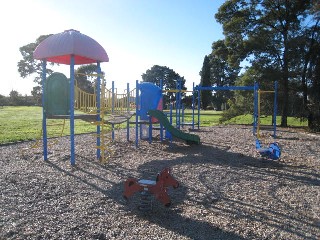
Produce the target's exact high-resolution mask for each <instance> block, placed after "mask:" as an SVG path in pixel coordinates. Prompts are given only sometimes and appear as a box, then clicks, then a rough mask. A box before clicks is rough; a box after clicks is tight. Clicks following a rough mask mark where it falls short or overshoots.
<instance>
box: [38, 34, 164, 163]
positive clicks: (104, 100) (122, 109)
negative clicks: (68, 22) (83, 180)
mask: <svg viewBox="0 0 320 240" xmlns="http://www.w3.org/2000/svg"><path fill="white" fill-rule="evenodd" d="M33 56H34V58H35V59H38V60H41V61H42V90H43V95H42V106H43V111H42V139H43V141H42V146H43V157H44V160H45V161H47V160H48V139H47V119H51V118H52V119H69V120H70V163H71V165H75V136H74V121H75V119H82V120H85V121H88V122H92V123H94V124H95V125H96V129H97V130H96V148H97V153H96V157H97V159H104V157H105V153H106V152H107V151H111V150H110V146H109V145H108V144H109V142H110V141H109V140H108V139H107V138H106V137H105V134H106V131H107V129H108V128H107V126H106V124H109V125H111V126H112V140H113V139H114V127H115V125H117V124H121V123H124V122H126V121H127V140H129V119H130V118H131V117H132V116H133V114H134V113H136V115H138V116H137V117H136V122H135V124H136V145H138V135H139V132H138V128H139V126H140V131H141V132H142V128H141V126H142V127H143V123H146V122H147V121H148V120H147V119H145V113H144V112H147V111H148V110H150V109H151V110H152V109H160V106H161V107H162V101H161V97H162V94H161V90H160V91H159V94H158V95H157V96H158V98H157V99H158V100H157V101H156V102H154V103H156V105H155V106H154V105H152V106H150V105H148V104H149V102H150V98H151V97H152V99H154V98H155V95H152V96H150V97H145V96H146V95H147V93H146V91H143V87H142V88H141V90H142V91H141V95H139V92H140V88H137V89H136V90H132V91H130V90H129V85H128V87H127V91H126V92H125V93H124V94H118V93H117V92H116V90H115V88H114V83H113V84H112V89H111V91H110V90H108V89H106V88H105V84H101V79H103V75H102V74H101V68H100V63H101V62H108V61H109V58H108V55H107V53H106V51H105V50H104V49H103V47H102V46H101V45H100V44H99V43H98V42H96V41H95V40H94V39H92V38H90V37H88V36H86V35H84V34H81V33H80V32H79V31H76V30H73V29H71V30H66V31H64V32H62V33H58V34H55V35H51V36H50V37H48V38H46V39H45V40H44V41H42V42H41V43H40V44H39V45H38V46H37V48H36V50H35V51H34V53H33ZM47 62H53V63H59V64H67V65H70V80H69V79H67V77H66V76H64V75H63V74H61V73H54V74H52V75H51V76H49V77H48V78H47V75H46V66H47ZM91 63H96V64H97V70H96V72H97V74H96V77H97V79H96V86H95V93H94V94H91V93H85V92H84V91H82V90H81V89H79V88H78V87H77V86H76V84H75V72H74V66H75V65H80V64H91ZM137 86H140V85H138V83H137ZM159 96H160V97H159ZM140 98H141V99H140ZM140 104H141V105H140ZM134 108H135V111H133V110H134ZM77 109H78V110H80V111H82V112H84V114H75V110H77ZM108 111H109V112H108ZM143 111H144V112H143ZM139 118H141V119H139ZM150 129H151V128H150V127H149V132H150ZM151 132H152V129H151ZM151 134H152V133H151ZM151 134H150V137H149V139H151ZM141 135H142V134H140V136H141ZM106 155H108V154H106Z"/></svg>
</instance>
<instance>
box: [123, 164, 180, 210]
mask: <svg viewBox="0 0 320 240" xmlns="http://www.w3.org/2000/svg"><path fill="white" fill-rule="evenodd" d="M169 187H173V188H177V187H179V183H178V181H177V180H176V179H175V178H174V177H173V176H172V174H171V170H170V168H168V167H166V168H164V169H163V170H162V171H161V172H160V173H159V174H158V175H157V178H156V180H147V179H140V180H137V179H136V178H128V179H127V180H126V181H125V183H124V192H123V197H124V198H125V199H126V200H128V199H129V198H130V197H131V196H133V195H134V194H135V193H136V192H139V193H140V200H141V201H140V206H139V209H140V210H142V211H148V210H151V209H152V198H151V197H152V196H151V194H153V195H154V197H155V198H156V199H157V200H158V201H160V202H161V203H162V204H163V205H165V206H166V207H169V206H170V205H171V200H170V197H169V194H168V188H169Z"/></svg>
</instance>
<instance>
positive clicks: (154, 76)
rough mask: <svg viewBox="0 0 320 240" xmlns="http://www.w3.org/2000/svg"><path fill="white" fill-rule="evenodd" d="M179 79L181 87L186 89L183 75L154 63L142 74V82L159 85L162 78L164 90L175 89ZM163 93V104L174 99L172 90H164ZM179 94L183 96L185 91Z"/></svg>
mask: <svg viewBox="0 0 320 240" xmlns="http://www.w3.org/2000/svg"><path fill="white" fill-rule="evenodd" d="M179 79H181V89H182V90H186V87H185V82H186V80H185V79H184V77H180V75H179V74H178V73H176V72H175V71H174V70H172V69H170V68H168V67H166V66H159V65H154V66H153V67H152V68H151V69H148V70H147V71H146V73H143V74H142V80H143V81H144V82H152V83H154V84H156V85H158V86H160V81H161V80H162V84H163V89H164V90H170V89H176V88H177V86H176V84H177V81H178V80H179ZM163 95H164V98H163V103H164V106H166V104H167V103H168V102H169V101H170V100H173V99H175V93H173V92H166V93H164V94H163ZM181 95H182V98H183V97H184V96H185V93H182V94H181Z"/></svg>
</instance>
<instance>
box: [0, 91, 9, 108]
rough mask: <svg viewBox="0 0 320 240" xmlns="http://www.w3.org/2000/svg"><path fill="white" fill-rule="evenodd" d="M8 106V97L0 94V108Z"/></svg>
mask: <svg viewBox="0 0 320 240" xmlns="http://www.w3.org/2000/svg"><path fill="white" fill-rule="evenodd" d="M7 105H9V101H8V97H6V96H3V95H1V94H0V107H3V106H7Z"/></svg>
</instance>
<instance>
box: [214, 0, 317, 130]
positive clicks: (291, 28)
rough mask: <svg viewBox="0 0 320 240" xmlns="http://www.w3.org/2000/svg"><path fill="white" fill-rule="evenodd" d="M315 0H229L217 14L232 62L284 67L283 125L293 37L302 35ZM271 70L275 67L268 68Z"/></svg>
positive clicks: (238, 64)
mask: <svg viewBox="0 0 320 240" xmlns="http://www.w3.org/2000/svg"><path fill="white" fill-rule="evenodd" d="M311 7H312V1H311V0H307V1H289V0H277V1H274V0H229V1H226V2H225V3H224V4H223V5H222V6H221V7H220V8H219V11H218V13H217V14H216V15H215V17H216V19H217V21H218V22H220V23H221V24H222V25H223V30H224V35H225V44H226V46H227V48H228V49H230V50H229V53H228V55H229V56H228V61H229V62H230V64H232V65H235V66H240V63H241V62H242V61H243V60H245V59H247V60H248V61H249V62H252V61H254V62H259V63H264V64H265V65H266V66H275V73H277V72H278V69H277V68H278V66H280V69H281V78H280V79H279V82H280V96H281V99H282V102H281V109H282V118H281V125H282V126H287V117H288V110H289V90H290V88H289V81H290V80H291V79H290V77H291V76H290V74H289V70H290V66H291V60H292V59H291V58H290V52H293V49H294V47H295V46H294V45H292V40H293V39H294V38H295V37H296V36H297V35H298V34H299V32H300V30H301V28H302V25H303V23H304V22H305V20H306V17H307V16H308V15H307V13H308V10H309V9H311ZM269 69H272V68H269Z"/></svg>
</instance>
